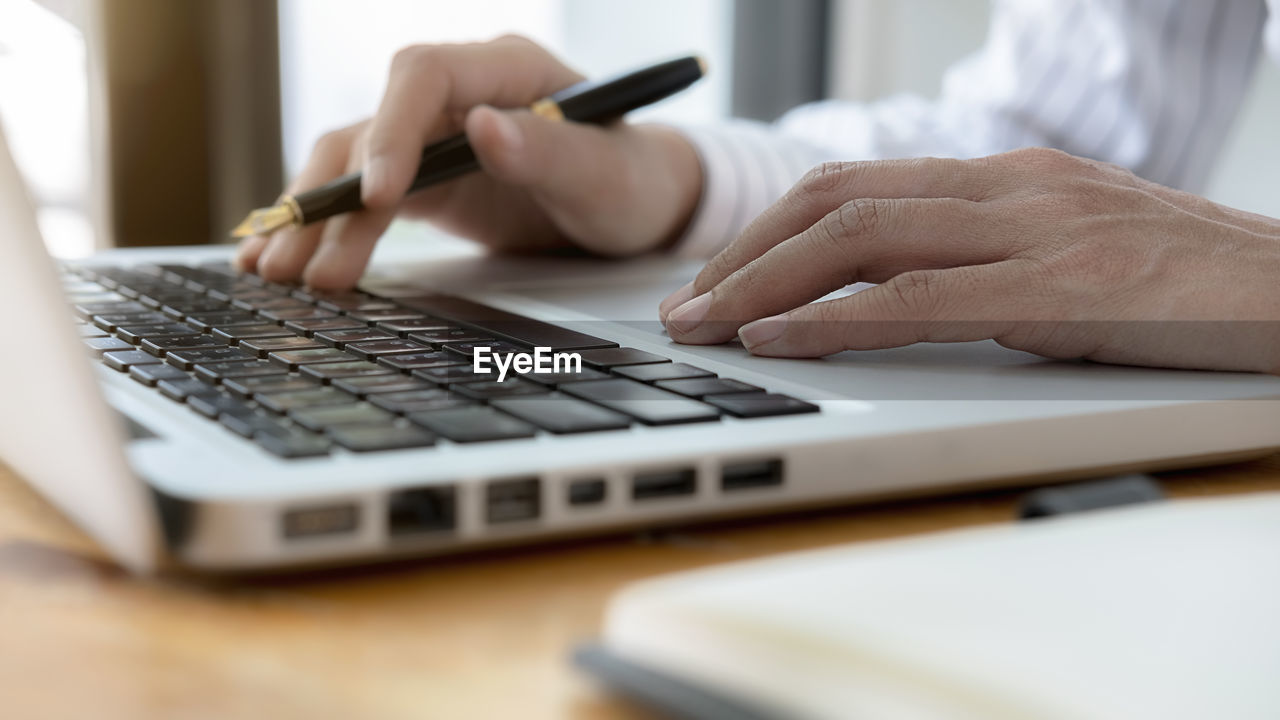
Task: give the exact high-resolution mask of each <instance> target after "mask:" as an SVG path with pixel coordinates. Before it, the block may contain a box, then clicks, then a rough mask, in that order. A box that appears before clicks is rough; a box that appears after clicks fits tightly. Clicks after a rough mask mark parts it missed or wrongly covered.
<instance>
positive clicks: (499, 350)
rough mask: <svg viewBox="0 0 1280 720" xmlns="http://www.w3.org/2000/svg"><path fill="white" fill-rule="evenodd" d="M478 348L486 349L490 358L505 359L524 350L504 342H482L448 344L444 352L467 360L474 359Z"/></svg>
mask: <svg viewBox="0 0 1280 720" xmlns="http://www.w3.org/2000/svg"><path fill="white" fill-rule="evenodd" d="M479 348H488V349H489V357H490V358H492V357H493V356H495V355H502V356H504V357H505V356H507V355H513V354H516V353H524V352H525V349H524V348H522V347H519V346H517V345H512V344H511V343H509V342H506V341H504V340H486V341H483V342H467V343H448V344H446V345H445V346H444V350H445V351H447V352H451V353H454V354H456V355H461V356H462V357H464V358H466V359H468V360H470V359H472V358H473V357H475V354H476V350H477V349H479ZM490 364H492V361H491V362H490Z"/></svg>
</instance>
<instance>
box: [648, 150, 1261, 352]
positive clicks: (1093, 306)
mask: <svg viewBox="0 0 1280 720" xmlns="http://www.w3.org/2000/svg"><path fill="white" fill-rule="evenodd" d="M857 282H868V283H880V284H879V285H878V286H877V287H875V288H872V289H870V290H866V291H864V292H861V293H858V294H856V295H852V296H850V297H845V298H841V299H839V300H834V301H829V302H823V303H814V304H810V303H813V301H815V300H818V299H819V298H822V297H823V296H825V295H827V294H828V293H831V292H832V291H835V290H839V289H840V288H843V287H845V286H847V285H850V284H853V283H857ZM660 313H661V316H662V319H663V322H664V324H665V325H666V327H667V330H668V332H669V333H670V335H671V337H672V338H673V339H675V340H676V341H678V342H681V343H688V344H697V345H704V344H717V343H723V342H726V341H728V340H731V339H733V337H734V336H735V335H739V336H740V337H741V339H742V342H743V344H744V345H746V347H747V349H748V350H750V351H751V352H752V353H754V354H757V355H763V356H769V357H822V356H825V355H830V354H833V353H837V352H841V351H843V350H874V349H882V348H892V347H900V346H904V345H910V344H913V343H918V342H941V343H946V342H968V341H977V340H987V339H994V340H996V341H998V342H999V343H1000V344H1002V345H1004V346H1006V347H1009V348H1013V349H1017V350H1025V351H1028V352H1032V353H1036V354H1039V355H1044V356H1048V357H1053V358H1064V359H1065V358H1073V359H1074V358H1082V359H1089V360H1094V361H1098V362H1106V363H1118V364H1128V365H1149V366H1158V367H1171V368H1196V369H1213V370H1237V371H1250V372H1270V373H1276V374H1280V220H1275V219H1271V218H1266V217H1262V216H1259V215H1253V214H1250V213H1246V212H1242V211H1238V210H1233V209H1230V208H1227V207H1223V206H1221V205H1217V204H1214V203H1212V202H1209V201H1208V200H1205V199H1203V198H1200V197H1197V196H1195V195H1190V194H1187V193H1184V192H1180V191H1176V190H1171V189H1169V188H1166V187H1162V186H1160V185H1156V184H1154V183H1150V182H1147V181H1145V180H1142V179H1140V178H1138V177H1136V176H1134V175H1133V174H1132V173H1130V172H1128V171H1127V170H1124V169H1122V168H1118V167H1115V166H1110V165H1104V164H1102V163H1097V162H1093V161H1090V160H1083V159H1079V158H1075V157H1072V156H1070V155H1066V154H1064V153H1060V152H1057V151H1052V150H1043V149H1032V150H1021V151H1017V152H1013V153H1008V154H1005V155H998V156H994V157H990V158H982V159H978V160H934V159H927V160H905V161H891V162H869V163H845V164H833V165H826V166H823V167H821V168H819V169H817V170H815V171H814V172H812V173H810V174H809V176H807V177H806V178H805V179H804V180H803V181H801V183H800V184H799V185H798V186H797V187H796V188H795V189H793V190H792V191H791V192H790V194H788V195H787V196H786V197H784V198H783V199H782V200H781V201H779V202H778V203H777V204H776V205H775V206H774V207H772V208H770V209H769V210H768V211H766V212H765V213H764V214H763V215H761V216H760V218H758V219H757V220H756V221H755V222H754V223H753V224H752V225H751V226H750V227H749V228H747V230H746V231H745V232H744V233H743V234H742V236H741V237H739V238H738V239H737V240H736V241H735V242H734V243H733V244H731V245H730V246H729V247H728V248H727V249H725V250H724V251H723V252H722V253H720V255H718V256H717V257H716V258H715V259H713V260H712V261H711V263H710V264H709V265H707V267H706V268H705V269H704V270H703V271H702V273H701V274H700V275H699V276H698V278H697V280H695V281H694V282H693V283H692V284H691V285H690V286H688V287H686V288H685V289H683V290H681V291H679V292H677V293H675V294H673V295H672V296H671V297H670V298H668V299H667V300H666V301H665V302H664V303H663V305H662V307H661V308H660Z"/></svg>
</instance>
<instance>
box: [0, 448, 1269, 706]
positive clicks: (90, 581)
mask: <svg viewBox="0 0 1280 720" xmlns="http://www.w3.org/2000/svg"><path fill="white" fill-rule="evenodd" d="M1164 482H1165V484H1166V486H1167V489H1168V491H1169V492H1170V493H1171V494H1172V495H1174V496H1179V497H1187V496H1200V495H1217V494H1225V493H1245V492H1260V491H1267V490H1280V456H1277V457H1275V458H1271V459H1269V460H1265V461H1260V462H1255V463H1249V464H1244V465H1235V466H1229V467H1224V468H1218V469H1213V470H1204V471H1192V472H1184V473H1177V474H1172V475H1166V476H1164ZM1018 496H1019V493H988V494H982V495H970V496H965V497H961V498H955V499H948V500H937V501H918V502H910V503H898V504H891V505H879V506H875V507H866V508H860V509H846V510H840V511H831V512H826V513H822V514H809V515H805V516H798V517H790V518H785V519H772V520H756V521H751V522H735V523H733V524H723V525H716V526H703V527H698V528H692V529H687V530H683V531H679V532H665V533H661V534H651V535H647V536H643V535H642V536H634V535H632V536H626V537H615V538H607V539H602V540H596V541H590V542H579V543H575V544H571V545H558V546H552V547H543V548H540V549H534V550H522V551H518V552H506V553H502V554H489V555H483V556H479V557H471V558H466V559H456V560H450V561H445V562H440V561H437V562H433V563H419V564H415V565H408V566H405V565H402V566H398V567H390V568H387V567H384V568H380V569H368V570H362V571H358V572H345V573H341V574H339V573H331V574H326V575H319V576H309V577H304V578H291V579H283V580H280V579H277V580H256V581H252V582H245V581H241V582H239V583H234V584H233V583H229V582H227V581H222V582H211V581H205V580H198V579H191V578H163V579H147V580H140V579H136V578H133V577H130V576H128V575H125V574H123V573H121V572H120V571H118V570H116V569H115V568H114V567H113V566H112V565H111V564H110V563H108V562H107V561H106V560H105V558H104V556H103V555H102V553H101V552H100V551H99V550H98V549H97V548H96V547H95V546H94V545H93V543H92V542H91V541H89V540H88V539H86V538H85V537H84V536H83V535H82V534H81V533H79V532H78V531H77V530H76V529H75V528H74V527H72V526H71V525H70V524H68V523H67V522H66V521H65V520H64V519H63V518H62V517H61V516H60V515H59V514H58V513H57V512H56V511H55V510H53V509H52V508H51V507H49V506H48V505H47V504H46V503H45V502H44V501H43V500H42V499H41V498H39V497H38V496H37V495H36V494H35V493H33V492H32V491H31V490H29V489H28V488H27V487H26V486H25V485H24V484H23V483H22V482H21V481H20V480H18V479H17V478H15V477H14V476H13V475H12V473H9V472H8V471H6V470H3V469H0V717H5V718H15V719H17V718H24V719H25V718H40V717H57V718H63V717H66V718H93V719H94V720H106V719H108V718H153V717H154V718H218V719H219V720H229V719H232V718H273V719H275V718H279V719H284V718H302V719H305V720H316V719H317V718H329V717H335V718H451V719H452V718H501V719H506V718H511V719H517V718H518V719H521V720H537V719H541V718H583V719H587V718H589V719H596V718H610V719H616V718H646V717H649V716H648V715H646V714H645V713H643V712H642V711H640V710H639V709H637V708H634V707H629V706H627V705H626V704H625V703H623V702H622V701H620V700H617V699H614V698H611V697H609V696H608V695H607V694H605V693H604V692H603V691H601V690H600V689H599V688H597V687H596V686H595V685H594V684H593V683H592V682H591V681H590V680H589V679H585V678H583V677H582V676H580V675H579V674H578V673H576V672H575V671H574V670H573V669H572V668H571V667H570V666H569V665H568V663H567V662H566V657H567V655H568V653H569V651H570V649H571V648H572V647H573V646H574V645H575V644H576V643H578V642H579V641H582V640H585V639H588V638H591V637H593V636H594V635H595V634H596V632H597V631H598V628H599V623H600V618H601V613H602V611H603V609H604V607H605V604H606V602H607V600H608V598H609V596H610V595H611V594H612V593H613V592H614V591H615V590H617V589H618V588H620V587H621V586H623V585H624V584H626V583H629V582H632V581H634V580H639V579H641V578H646V577H650V576H653V575H656V574H659V573H666V572H671V571H675V570H683V569H689V568H695V567H699V566H704V565H710V564H714V563H720V562H725V561H730V560H740V559H745V558H752V557H759V556H763V555H768V554H771V553H778V552H784V551H788V550H799V549H804V548H812V547H817V546H822V545H829V544H833V543H842V542H855V541H865V540H872V539H879V538H888V537H894V536H902V535H909V534H913V533H921V532H927V531H933V530H941V529H945V528H956V527H962V526H971V525H978V524H983V523H996V522H1006V521H1009V520H1010V519H1011V518H1012V517H1013V513H1014V505H1015V501H1016V499H1017V497H1018Z"/></svg>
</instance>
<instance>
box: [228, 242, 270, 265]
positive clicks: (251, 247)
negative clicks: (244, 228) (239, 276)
mask: <svg viewBox="0 0 1280 720" xmlns="http://www.w3.org/2000/svg"><path fill="white" fill-rule="evenodd" d="M269 239H270V238H268V237H267V236H266V235H254V236H253V237H247V238H245V239H244V240H241V241H240V246H239V247H237V248H236V256H235V259H234V260H233V261H232V262H233V264H234V265H235V268H236V270H239V271H240V272H248V273H251V272H254V271H255V270H257V269H258V258H259V257H261V255H262V251H263V250H265V249H266V247H267V241H268V240H269Z"/></svg>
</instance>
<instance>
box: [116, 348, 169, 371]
mask: <svg viewBox="0 0 1280 720" xmlns="http://www.w3.org/2000/svg"><path fill="white" fill-rule="evenodd" d="M102 362H103V363H104V364H105V365H106V366H107V367H109V368H111V369H112V370H119V371H120V372H129V368H131V367H133V366H135V365H159V364H160V363H161V360H160V358H157V357H153V356H151V355H150V354H148V353H145V352H143V351H141V350H129V351H125V352H109V353H103V355H102Z"/></svg>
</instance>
